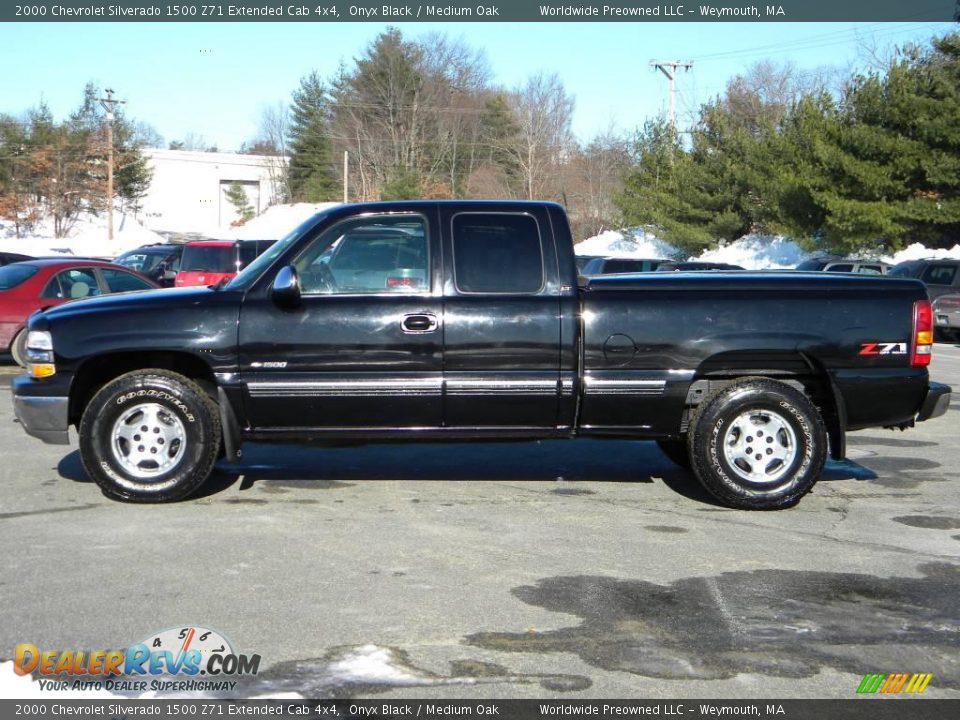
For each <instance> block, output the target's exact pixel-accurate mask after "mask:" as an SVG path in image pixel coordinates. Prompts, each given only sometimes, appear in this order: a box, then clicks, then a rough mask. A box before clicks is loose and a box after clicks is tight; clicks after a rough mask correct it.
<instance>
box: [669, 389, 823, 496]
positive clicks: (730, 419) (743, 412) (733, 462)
mask: <svg viewBox="0 0 960 720" xmlns="http://www.w3.org/2000/svg"><path fill="white" fill-rule="evenodd" d="M688 444H689V448H690V457H691V460H692V465H693V471H694V474H695V475H696V476H697V479H698V480H699V481H700V484H701V485H703V487H704V489H706V490H707V492H709V493H710V494H711V495H713V496H714V497H715V498H717V499H718V500H720V501H721V502H723V503H724V504H726V505H729V506H730V507H735V508H741V509H745V510H779V509H781V508H786V507H790V506H792V505H795V504H796V503H797V502H799V500H800V498H802V497H803V496H804V495H806V494H807V493H808V492H809V491H810V489H811V488H812V487H813V486H814V484H815V483H816V482H817V479H818V478H819V477H820V474H821V472H822V471H823V465H824V463H825V462H826V455H827V433H826V428H825V426H824V423H823V419H822V418H821V417H820V413H819V411H818V410H817V408H816V407H815V406H814V405H813V403H811V402H810V400H809V399H807V397H806V396H805V395H804V394H803V393H802V392H800V391H799V390H796V389H794V388H792V387H790V386H789V385H786V384H784V383H781V382H777V381H775V380H770V379H768V378H759V377H754V378H743V379H741V380H737V381H735V382H733V383H731V384H730V385H727V386H725V387H723V388H721V389H720V390H718V391H717V392H715V393H714V394H713V395H711V396H710V397H708V398H706V399H705V400H704V401H703V402H702V403H701V404H700V405H699V406H698V407H697V410H696V412H695V413H694V416H693V418H692V419H691V423H690V432H689V434H688Z"/></svg>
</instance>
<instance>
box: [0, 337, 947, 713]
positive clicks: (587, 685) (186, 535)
mask: <svg viewBox="0 0 960 720" xmlns="http://www.w3.org/2000/svg"><path fill="white" fill-rule="evenodd" d="M2 371H6V372H8V373H9V372H12V369H11V368H3V369H2ZM932 375H933V378H934V379H936V380H939V381H942V382H947V383H950V384H952V385H953V386H954V388H955V389H957V388H960V347H956V346H946V345H938V346H937V348H936V351H935V359H934V364H933V368H932ZM0 380H2V383H0V458H2V459H0V547H2V548H3V553H2V555H0V606H2V608H3V622H2V623H0V660H7V661H8V660H11V659H12V654H13V648H14V646H15V645H16V644H18V643H24V642H31V643H34V644H36V645H37V646H39V647H42V648H50V649H60V650H66V649H78V648H87V649H107V648H114V647H127V646H128V645H130V644H131V643H134V642H138V641H140V640H142V639H143V638H145V637H148V636H149V635H150V634H151V633H153V632H155V631H159V630H163V629H165V628H171V627H179V626H185V625H200V626H204V627H208V628H214V629H216V630H219V631H220V632H222V633H223V634H224V635H225V636H226V637H228V638H229V639H230V641H231V642H232V645H233V648H234V649H235V650H238V651H240V652H244V653H248V654H249V653H257V654H259V655H260V656H261V658H262V664H261V667H260V673H259V675H257V676H256V677H255V678H249V679H248V680H247V681H246V682H245V683H242V684H241V686H240V688H239V689H238V690H237V693H236V694H237V695H239V696H251V695H259V694H266V693H276V692H281V691H282V692H297V693H300V694H302V695H303V696H304V697H312V698H321V697H329V696H339V697H343V696H359V697H363V696H371V695H373V694H377V695H378V696H380V697H397V698H399V697H425V698H439V697H458V698H473V697H476V698H492V697H501V698H503V697H571V698H573V697H597V698H599V697H607V698H628V697H645V698H683V697H699V698H705V697H718V698H738V697H743V698H746V697H768V698H801V697H835V698H849V697H852V696H853V695H854V692H855V689H856V687H857V685H858V683H859V682H860V679H861V678H862V677H863V675H864V674H865V673H868V672H882V673H887V672H898V671H905V672H932V673H933V680H932V682H931V683H930V686H929V687H928V689H927V691H926V695H927V696H932V697H960V625H958V621H960V499H958V492H957V491H958V486H957V481H958V479H960V470H958V465H960V462H958V461H960V449H958V443H957V439H958V434H957V431H958V427H960V423H958V418H960V398H958V397H957V396H956V395H955V396H954V397H955V399H954V400H953V404H952V406H951V411H950V412H948V413H947V415H946V416H944V417H941V418H938V419H936V420H933V421H930V422H927V423H923V424H921V425H920V426H918V427H917V428H915V429H913V430H911V431H908V432H906V433H900V432H891V431H883V430H878V431H868V432H860V433H855V434H852V435H850V437H849V451H850V452H849V455H850V457H849V460H848V461H846V462H843V463H830V464H829V465H828V468H827V471H826V474H825V477H824V478H823V479H822V480H821V481H820V483H819V484H818V485H817V487H816V488H815V491H814V492H813V494H811V495H810V496H808V497H807V498H805V499H804V500H803V502H802V503H801V504H800V505H799V506H798V507H797V508H794V509H791V510H788V511H782V512H775V513H749V512H742V511H734V510H727V509H724V508H722V507H718V506H717V505H715V504H714V503H712V502H711V501H710V500H709V499H708V498H707V497H705V496H704V494H703V493H701V492H700V491H699V489H698V487H697V486H696V482H695V480H693V478H692V477H691V476H689V475H688V474H687V473H686V472H684V471H682V470H680V469H679V468H677V467H676V466H674V465H672V464H671V463H670V462H669V461H668V460H666V458H664V457H663V456H661V455H660V453H659V451H658V450H657V449H656V446H655V445H654V444H652V443H643V442H612V441H606V442H603V441H574V442H561V441H551V442H537V443H512V444H478V445H452V446H451V445H447V446H441V445H388V446H370V447H360V448H341V449H325V450H318V449H310V448H291V447H280V448H268V447H264V446H252V447H248V449H247V452H246V453H245V457H244V461H243V463H242V464H241V465H238V466H233V467H230V466H226V468H225V469H221V470H220V471H218V473H217V476H216V478H215V480H216V482H215V483H214V486H212V487H210V488H209V489H208V490H207V491H206V492H205V493H204V494H203V496H202V497H199V498H195V499H192V500H190V501H187V502H183V503H178V504H175V505H165V506H147V507H144V506H132V505H123V504H118V503H115V502H111V501H108V500H106V499H105V498H104V497H102V496H101V495H100V493H99V491H98V490H97V488H96V486H94V485H93V484H92V483H91V482H90V481H89V480H88V479H87V478H86V476H85V474H84V472H83V470H82V467H81V465H80V462H79V458H78V454H77V452H76V445H75V444H74V445H72V446H71V447H56V446H48V445H44V444H42V443H41V442H40V441H38V440H34V439H32V438H28V437H27V436H26V435H25V434H24V433H23V432H22V431H21V430H20V429H19V428H18V427H17V426H16V425H15V424H14V420H13V416H12V410H11V403H10V392H9V388H8V387H7V382H6V378H0ZM2 668H3V671H4V672H5V673H6V674H7V675H8V676H10V675H11V674H10V665H9V663H8V664H7V665H5V666H2ZM7 680H9V677H8V678H5V679H3V680H2V682H6V681H7ZM19 682H21V683H22V682H26V680H25V679H22V678H21V679H19ZM18 687H19V688H21V689H22V688H23V685H22V684H21V685H19V686H18Z"/></svg>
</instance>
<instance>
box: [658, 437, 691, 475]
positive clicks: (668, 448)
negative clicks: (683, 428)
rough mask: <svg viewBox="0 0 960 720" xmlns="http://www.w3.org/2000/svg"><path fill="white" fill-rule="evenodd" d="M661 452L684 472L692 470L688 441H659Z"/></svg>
mask: <svg viewBox="0 0 960 720" xmlns="http://www.w3.org/2000/svg"><path fill="white" fill-rule="evenodd" d="M657 445H658V446H659V448H660V451H661V452H662V453H663V454H664V455H666V456H667V457H668V458H669V459H670V461H671V462H672V463H673V464H674V465H679V466H680V467H682V468H683V469H684V470H689V469H690V451H689V450H688V449H687V441H686V440H657Z"/></svg>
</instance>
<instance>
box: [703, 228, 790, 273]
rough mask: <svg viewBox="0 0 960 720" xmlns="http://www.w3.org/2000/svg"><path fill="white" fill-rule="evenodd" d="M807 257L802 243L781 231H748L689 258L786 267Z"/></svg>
mask: <svg viewBox="0 0 960 720" xmlns="http://www.w3.org/2000/svg"><path fill="white" fill-rule="evenodd" d="M807 257H808V253H807V252H805V251H804V250H801V249H800V246H799V245H797V244H796V243H795V242H793V241H792V240H788V239H787V238H785V237H783V236H781V235H745V236H744V237H742V238H740V239H739V240H734V241H733V242H731V243H726V244H725V245H721V246H720V247H718V248H717V249H715V250H706V251H704V252H702V253H700V255H699V256H697V257H692V258H690V259H691V260H709V261H710V262H722V263H730V264H731V265H739V266H740V267H743V268H746V269H747V270H786V269H792V268H795V267H796V266H797V265H798V264H799V263H801V262H803V261H804V260H805V259H806V258H807Z"/></svg>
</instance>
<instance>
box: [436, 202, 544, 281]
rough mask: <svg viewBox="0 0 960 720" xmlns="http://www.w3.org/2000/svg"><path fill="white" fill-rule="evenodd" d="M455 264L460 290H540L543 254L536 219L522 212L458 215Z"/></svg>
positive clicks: (454, 247) (454, 222) (455, 236)
mask: <svg viewBox="0 0 960 720" xmlns="http://www.w3.org/2000/svg"><path fill="white" fill-rule="evenodd" d="M453 266H454V268H453V272H454V280H455V282H456V286H457V290H459V291H460V292H465V293H535V292H538V291H539V290H540V288H541V287H543V255H542V251H541V248H540V231H539V228H538V227H537V221H536V220H535V219H534V218H532V217H530V216H529V215H520V214H516V215H507V214H502V215H501V214H495V213H461V214H459V215H457V216H456V217H454V218H453Z"/></svg>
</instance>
